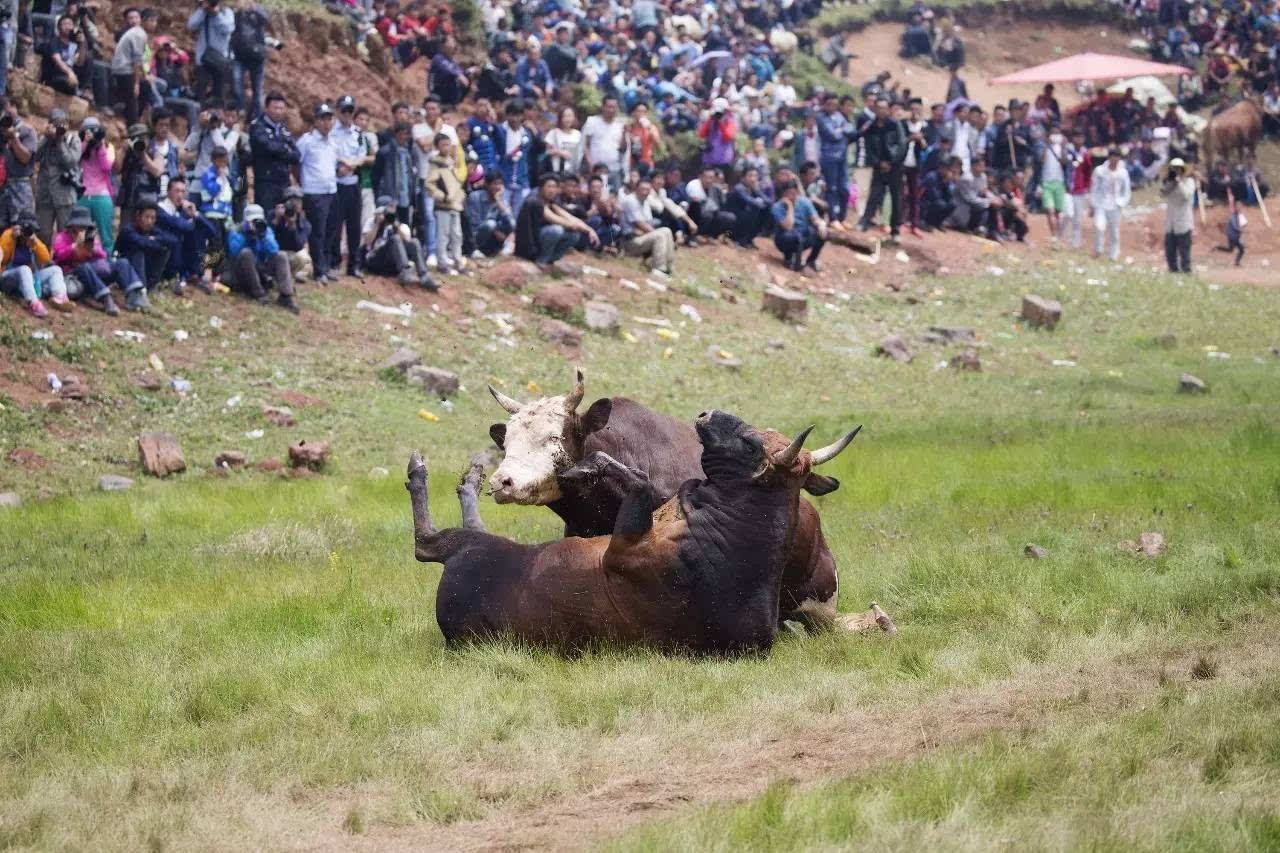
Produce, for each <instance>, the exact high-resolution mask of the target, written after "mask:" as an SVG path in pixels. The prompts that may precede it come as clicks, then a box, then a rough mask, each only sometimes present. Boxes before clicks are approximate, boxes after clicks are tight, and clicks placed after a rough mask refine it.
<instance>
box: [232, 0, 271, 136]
mask: <svg viewBox="0 0 1280 853" xmlns="http://www.w3.org/2000/svg"><path fill="white" fill-rule="evenodd" d="M267 26H268V22H267V16H266V14H265V13H264V12H263V11H262V7H261V6H259V5H258V4H257V3H255V2H254V0H239V2H238V3H237V4H236V11H235V28H234V30H233V31H232V33H231V54H232V58H233V59H234V60H235V62H234V64H233V65H232V68H231V89H232V91H231V96H232V99H233V101H234V102H235V104H236V106H239V107H242V108H244V110H245V115H246V117H247V118H248V120H249V121H253V120H254V119H255V118H257V116H258V114H259V113H260V112H262V106H263V104H262V95H263V92H262V78H263V76H264V75H265V74H266V70H267ZM275 44H277V45H278V44H279V42H275ZM246 78H248V82H249V90H250V92H251V95H250V100H249V102H248V106H246V105H245V99H244V84H245V79H246Z"/></svg>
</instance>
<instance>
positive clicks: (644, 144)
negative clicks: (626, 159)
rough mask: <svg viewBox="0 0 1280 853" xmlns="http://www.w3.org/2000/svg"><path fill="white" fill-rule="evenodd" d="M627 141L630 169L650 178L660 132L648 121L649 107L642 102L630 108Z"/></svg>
mask: <svg viewBox="0 0 1280 853" xmlns="http://www.w3.org/2000/svg"><path fill="white" fill-rule="evenodd" d="M627 141H628V145H629V146H630V155H631V168H633V169H637V170H639V172H640V174H641V175H642V176H644V177H646V178H647V177H651V176H652V175H653V167H654V159H655V157H656V156H657V150H658V146H659V144H661V142H662V131H660V130H659V129H658V126H657V125H656V124H654V123H653V121H651V120H650V119H649V105H648V104H646V103H645V102H644V101H638V102H636V104H635V106H633V107H632V108H631V123H630V124H628V125H627Z"/></svg>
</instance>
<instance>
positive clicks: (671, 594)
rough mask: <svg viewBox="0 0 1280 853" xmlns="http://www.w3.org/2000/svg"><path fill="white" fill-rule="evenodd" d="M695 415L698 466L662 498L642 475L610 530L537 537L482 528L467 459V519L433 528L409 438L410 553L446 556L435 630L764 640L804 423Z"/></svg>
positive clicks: (789, 530)
mask: <svg viewBox="0 0 1280 853" xmlns="http://www.w3.org/2000/svg"><path fill="white" fill-rule="evenodd" d="M696 429H697V434H698V438H699V440H700V441H701V446H702V467H703V469H704V470H705V472H706V477H705V479H701V480H691V481H689V482H686V483H685V484H683V485H682V486H681V487H680V489H679V491H678V493H677V494H676V495H675V496H674V497H671V498H670V499H669V500H667V501H665V502H664V503H662V504H661V505H657V504H655V503H654V501H653V493H652V490H650V489H649V488H647V484H645V483H644V482H643V480H640V481H638V483H637V485H636V486H635V487H634V488H633V489H632V490H631V491H630V492H629V493H628V495H627V497H626V499H625V500H624V501H623V503H622V506H621V507H620V509H619V512H618V516H617V519H616V520H615V523H614V527H613V531H612V533H611V535H607V536H597V537H592V538H580V537H569V538H565V539H560V540H557V541H554V542H548V543H545V544H542V545H534V546H529V545H521V544H518V543H516V542H512V541H511V540H509V539H504V538H502V537H499V536H494V535H491V534H489V533H487V532H485V531H484V529H483V524H482V523H481V522H480V518H479V514H478V512H477V511H476V491H475V490H476V486H477V485H478V483H479V479H480V474H479V471H478V469H476V468H474V467H473V469H472V470H471V471H469V472H468V475H467V476H466V477H464V479H463V483H462V485H461V486H460V487H459V490H458V492H459V497H460V499H461V501H462V508H463V524H464V526H463V527H462V528H454V529H450V530H443V531H437V530H436V528H435V525H434V524H433V523H432V520H431V512H430V509H429V506H428V499H427V470H426V465H425V464H424V463H423V461H422V457H421V456H419V455H418V454H417V453H416V452H415V453H414V454H413V455H412V457H411V458H410V460H409V468H408V482H407V483H406V488H407V489H408V490H409V499H410V503H411V506H412V510H413V527H414V555H415V556H416V557H417V559H418V560H420V561H422V562H438V563H443V564H444V572H443V574H442V575H441V578H440V585H439V588H438V590H437V593H436V619H437V622H438V623H439V625H440V630H441V632H442V633H443V634H444V637H445V640H446V642H448V643H450V644H454V643H457V642H463V641H468V640H479V639H486V638H491V637H503V636H505V637H511V638H514V639H517V640H519V641H522V642H527V643H531V644H535V645H548V646H552V647H555V648H559V649H564V650H574V649H580V648H582V647H584V646H587V645H590V644H593V643H596V642H601V641H605V642H616V643H622V644H628V645H630V644H641V645H648V646H654V647H657V648H661V649H666V650H672V651H692V652H707V653H735V652H744V651H755V650H764V649H768V648H769V647H770V646H771V645H772V643H773V639H774V635H775V631H776V629H777V625H778V594H779V593H778V590H779V584H780V581H781V575H782V565H783V556H784V554H785V553H786V551H787V549H788V548H790V547H791V545H792V540H793V539H794V537H795V535H796V533H797V527H796V520H797V515H798V512H799V501H800V489H801V488H802V487H803V485H804V483H805V481H806V480H807V479H808V478H809V476H810V468H811V467H812V466H813V465H814V464H815V459H814V456H815V454H811V453H809V452H808V451H805V450H803V443H804V440H805V438H806V437H807V436H808V434H809V430H805V431H804V433H802V434H801V435H800V436H798V437H797V438H796V439H795V440H794V441H790V442H789V441H788V440H787V439H786V438H785V437H783V436H781V435H779V434H778V433H776V432H774V431H772V430H766V431H760V430H757V429H755V428H754V427H751V426H750V425H748V424H745V423H743V422H742V421H741V420H739V419H738V418H736V417H734V416H733V415H729V414H725V413H724V412H710V413H706V414H702V415H699V416H698V419H697V422H696ZM810 429H812V427H811V428H810ZM827 458H830V456H827ZM611 464H614V465H617V463H616V462H613V463H611ZM620 467H621V466H620Z"/></svg>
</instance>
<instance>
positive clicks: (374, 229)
mask: <svg viewBox="0 0 1280 853" xmlns="http://www.w3.org/2000/svg"><path fill="white" fill-rule="evenodd" d="M378 201H379V202H380V204H379V205H378V207H377V210H376V211H375V213H374V217H373V222H372V223H371V224H370V227H369V229H368V230H366V231H365V233H364V243H365V263H366V264H367V265H368V267H369V272H371V273H373V274H374V275H386V276H395V277H396V278H397V279H398V280H399V281H400V283H401V284H402V285H404V286H405V287H409V286H411V285H414V284H419V285H421V286H422V287H424V288H426V290H428V291H430V292H431V293H435V292H436V291H438V290H439V289H440V286H439V285H438V284H436V283H435V282H434V281H433V280H432V279H431V274H430V273H428V272H427V261H426V258H424V257H423V254H422V244H421V243H420V242H418V241H417V240H415V239H413V237H412V236H411V235H410V232H409V226H408V225H406V224H403V223H400V222H398V221H397V218H396V207H397V205H396V203H395V200H394V199H392V198H391V197H390V196H383V197H382V198H380V199H378Z"/></svg>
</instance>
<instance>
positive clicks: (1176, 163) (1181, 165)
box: [1169, 157, 1187, 169]
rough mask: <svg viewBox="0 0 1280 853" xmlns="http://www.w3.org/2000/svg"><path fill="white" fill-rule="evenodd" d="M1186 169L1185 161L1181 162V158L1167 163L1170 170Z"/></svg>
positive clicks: (1175, 158)
mask: <svg viewBox="0 0 1280 853" xmlns="http://www.w3.org/2000/svg"><path fill="white" fill-rule="evenodd" d="M1186 167H1187V161H1186V160H1183V159H1182V158H1181V157H1174V158H1173V159H1172V160H1170V161H1169V168H1170V169H1185V168H1186Z"/></svg>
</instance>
